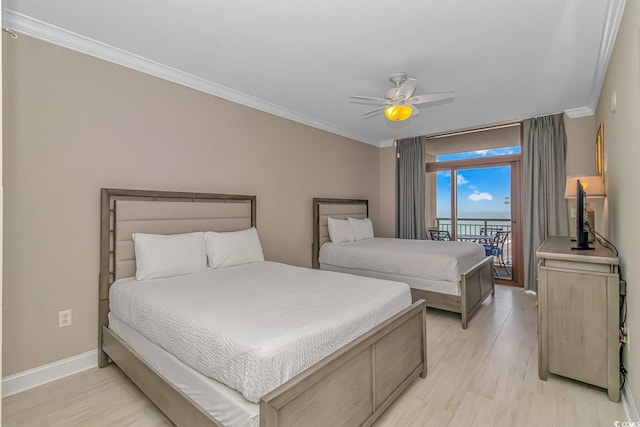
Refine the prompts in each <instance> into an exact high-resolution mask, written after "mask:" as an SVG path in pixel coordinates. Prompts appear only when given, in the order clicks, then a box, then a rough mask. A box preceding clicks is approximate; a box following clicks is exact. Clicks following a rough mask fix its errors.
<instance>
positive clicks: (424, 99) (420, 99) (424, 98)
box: [407, 92, 455, 105]
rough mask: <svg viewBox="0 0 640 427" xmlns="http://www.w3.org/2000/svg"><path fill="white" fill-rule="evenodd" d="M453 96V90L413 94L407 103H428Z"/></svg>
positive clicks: (445, 99)
mask: <svg viewBox="0 0 640 427" xmlns="http://www.w3.org/2000/svg"><path fill="white" fill-rule="evenodd" d="M454 97H455V93H453V92H442V93H429V94H427V95H418V96H414V97H413V98H410V99H408V100H407V104H413V105H419V104H428V103H430V102H437V101H447V100H449V99H453V98H454Z"/></svg>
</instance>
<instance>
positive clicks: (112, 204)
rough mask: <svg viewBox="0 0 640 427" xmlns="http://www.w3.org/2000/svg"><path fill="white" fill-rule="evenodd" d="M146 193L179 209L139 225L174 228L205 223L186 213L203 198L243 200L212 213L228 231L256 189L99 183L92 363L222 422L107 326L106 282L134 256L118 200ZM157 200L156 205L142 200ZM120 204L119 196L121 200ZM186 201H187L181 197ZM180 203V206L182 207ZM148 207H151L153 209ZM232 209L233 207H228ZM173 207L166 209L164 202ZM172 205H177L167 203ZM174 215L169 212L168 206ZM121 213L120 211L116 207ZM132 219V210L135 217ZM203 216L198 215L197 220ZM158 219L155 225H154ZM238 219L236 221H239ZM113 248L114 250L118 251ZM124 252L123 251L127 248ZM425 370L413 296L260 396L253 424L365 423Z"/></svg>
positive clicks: (204, 420)
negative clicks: (226, 211)
mask: <svg viewBox="0 0 640 427" xmlns="http://www.w3.org/2000/svg"><path fill="white" fill-rule="evenodd" d="M120 200H123V201H132V200H135V201H145V203H144V206H145V207H146V208H147V211H149V209H148V207H149V206H154V209H155V206H157V207H158V211H159V212H161V213H162V211H163V209H165V208H164V206H167V205H171V206H170V207H171V208H174V207H176V206H177V204H180V205H179V209H177V211H180V212H181V213H180V217H171V218H168V217H167V216H166V215H165V216H162V215H159V216H158V215H155V212H154V214H153V215H152V217H147V218H146V219H144V220H143V221H146V222H145V223H144V227H142V230H139V231H141V232H148V233H153V232H157V233H161V234H162V233H164V234H169V232H168V231H167V230H173V231H170V232H171V233H179V232H180V233H181V232H192V231H205V228H204V227H206V229H208V230H211V229H212V228H211V224H205V223H206V221H208V219H205V220H203V219H202V218H201V212H200V210H198V212H199V213H198V214H187V215H186V216H184V212H185V211H186V212H189V209H191V208H190V207H187V206H195V205H199V206H202V205H201V204H202V203H218V204H221V203H223V204H236V205H237V204H244V207H243V208H242V209H243V210H246V212H247V213H246V215H243V217H242V218H241V219H240V220H238V221H236V218H233V221H232V223H230V222H229V221H228V220H229V218H227V217H226V216H225V215H222V216H217V217H215V218H213V219H212V221H214V223H215V224H219V223H220V222H221V221H222V222H223V223H224V224H226V225H223V226H221V227H218V226H217V225H214V226H213V227H214V229H213V231H231V230H230V229H233V228H237V229H243V228H247V227H249V226H255V225H256V197H255V196H239V195H225V194H208V193H179V192H159V191H146V190H117V189H102V207H101V239H100V279H99V282H100V290H99V319H98V331H99V343H98V353H99V366H100V367H104V366H107V364H108V363H109V362H110V361H113V362H114V363H115V364H116V365H118V367H119V368H120V369H121V370H122V371H123V372H124V373H125V374H126V375H127V376H128V377H129V378H130V379H131V380H132V381H133V382H134V383H135V384H136V385H137V386H138V387H139V388H140V389H141V390H142V391H143V392H144V393H145V394H146V395H147V397H148V398H149V399H150V400H151V401H153V402H154V403H155V404H156V405H157V406H158V408H159V409H160V410H161V411H162V412H163V413H164V414H165V415H166V416H167V417H168V418H169V419H170V420H171V421H172V422H173V423H175V424H176V425H178V426H189V427H192V426H222V424H221V423H220V422H219V421H218V420H216V419H215V418H214V417H212V416H211V415H210V414H208V413H207V412H206V411H204V410H203V409H202V408H201V407H199V406H198V405H197V404H196V403H195V402H193V401H192V400H191V399H190V398H189V397H188V396H187V395H185V394H184V393H182V392H181V391H180V390H178V389H177V388H175V387H174V386H173V385H171V384H170V383H168V382H166V381H165V380H164V379H163V378H162V376H161V375H159V374H158V373H156V372H155V371H154V370H153V369H152V368H150V367H149V366H148V365H147V364H146V363H145V361H144V360H142V359H141V357H140V356H139V355H138V354H136V352H135V351H134V350H133V349H132V348H131V347H129V346H128V345H127V344H126V343H125V342H124V341H122V340H121V339H120V338H119V337H118V336H117V335H116V334H114V333H113V332H112V331H111V330H110V329H109V328H108V317H107V316H108V313H109V287H110V285H111V284H112V283H113V282H114V281H115V280H116V278H119V277H126V276H123V274H125V273H126V274H128V275H129V276H130V275H131V266H132V265H133V268H134V270H133V272H134V273H135V260H131V259H128V258H126V257H125V258H122V253H128V252H131V251H132V250H133V249H132V247H131V245H130V242H129V241H122V240H121V239H118V238H117V236H118V235H122V234H123V233H124V231H122V230H125V229H126V233H125V234H128V233H129V232H130V229H131V227H133V228H134V229H135V227H136V223H135V221H131V222H130V223H129V224H124V222H123V223H122V224H124V225H122V226H121V227H122V230H120V232H118V231H117V227H118V224H119V221H118V220H117V216H118V213H117V205H118V201H120ZM146 202H148V203H149V204H151V203H156V202H161V203H156V204H155V205H147V204H146ZM120 204H121V205H125V203H120ZM187 204H190V205H187ZM183 207H187V208H186V209H183ZM154 209H151V210H154ZM234 209H235V208H234ZM169 210H172V209H169ZM173 211H174V212H175V211H176V209H173ZM172 215H173V214H172ZM123 216H124V214H123ZM135 219H136V220H138V219H139V218H135ZM203 221H204V222H203ZM155 223H158V226H156V225H154V224H155ZM240 224H242V225H240ZM119 252H120V253H119ZM127 256H129V255H127ZM426 374H427V340H426V309H425V302H424V301H417V302H414V303H413V304H412V305H411V306H410V307H407V308H406V309H404V310H403V311H401V312H400V313H398V314H396V315H395V316H393V317H391V318H389V319H387V320H386V321H384V322H383V323H381V324H380V325H378V326H376V327H375V328H373V329H371V330H370V331H368V332H366V333H365V334H363V335H362V336H360V337H359V338H357V339H356V340H354V341H353V342H351V343H349V344H347V345H346V346H344V347H343V348H341V349H339V350H338V351H336V352H334V353H333V354H331V355H329V356H327V357H326V358H324V359H323V360H321V361H320V362H318V363H317V364H315V365H313V366H311V367H310V368H308V369H307V370H305V371H303V372H302V373H300V374H299V375H297V376H296V377H294V378H292V379H291V380H289V381H287V382H286V383H284V384H282V385H281V386H279V387H278V388H276V389H275V390H273V391H271V392H270V393H268V394H267V395H265V396H263V397H262V399H261V400H260V426H261V427H274V426H278V427H284V426H299V425H362V426H370V425H371V424H373V422H374V421H375V420H376V419H377V418H378V417H379V416H380V415H381V414H382V413H383V412H384V411H385V410H386V409H387V408H388V407H389V406H390V405H391V404H392V403H393V401H394V400H395V399H396V398H398V396H400V394H401V393H402V392H403V391H404V390H405V389H406V388H407V387H408V386H409V384H411V382H413V381H414V380H415V379H416V378H417V377H418V376H420V377H422V378H424V377H426Z"/></svg>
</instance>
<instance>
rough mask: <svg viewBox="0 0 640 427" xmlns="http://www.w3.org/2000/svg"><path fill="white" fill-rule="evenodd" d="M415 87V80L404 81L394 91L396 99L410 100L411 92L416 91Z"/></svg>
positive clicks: (416, 82)
mask: <svg viewBox="0 0 640 427" xmlns="http://www.w3.org/2000/svg"><path fill="white" fill-rule="evenodd" d="M416 86H418V81H417V80H416V79H407V80H405V81H404V82H403V83H402V84H401V85H400V87H399V88H398V90H397V91H396V97H398V98H401V99H409V98H411V95H413V92H415V90H416Z"/></svg>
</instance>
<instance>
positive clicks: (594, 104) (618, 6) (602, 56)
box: [589, 0, 626, 111]
mask: <svg viewBox="0 0 640 427" xmlns="http://www.w3.org/2000/svg"><path fill="white" fill-rule="evenodd" d="M625 4H626V0H609V4H608V8H607V17H606V18H605V21H604V31H603V32H602V41H601V42H600V50H599V51H598V60H597V61H596V71H595V73H594V75H593V82H592V83H591V94H590V96H589V107H590V108H591V111H596V109H597V108H598V99H599V98H600V91H601V90H602V84H603V83H604V78H605V76H606V75H607V69H608V68H609V60H610V59H611V53H612V52H613V47H614V45H615V42H616V35H617V34H618V28H620V21H621V20H622V12H623V11H624V6H625Z"/></svg>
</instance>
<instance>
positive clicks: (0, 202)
mask: <svg viewBox="0 0 640 427" xmlns="http://www.w3.org/2000/svg"><path fill="white" fill-rule="evenodd" d="M0 21H2V0H0ZM2 145H3V143H2V43H0V378H2V306H3V305H4V303H3V302H2V257H3V255H2V254H3V248H4V240H3V233H2V228H3V227H2V221H3V215H2V212H3V210H4V207H3V206H4V204H3V202H4V194H3V185H2ZM0 396H2V381H0ZM0 420H2V405H0ZM1 423H2V421H0V424H1Z"/></svg>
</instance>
